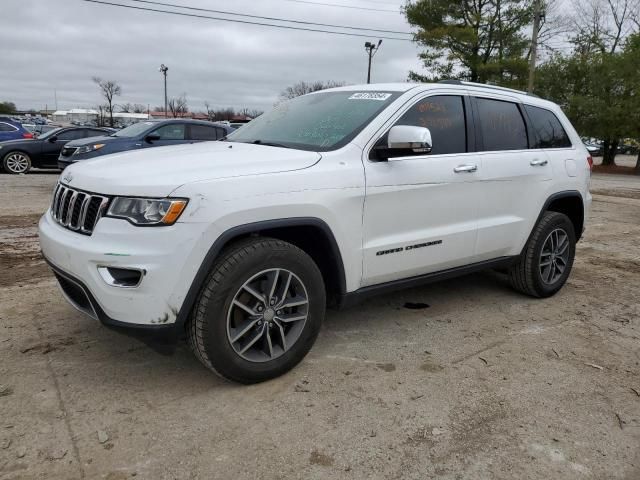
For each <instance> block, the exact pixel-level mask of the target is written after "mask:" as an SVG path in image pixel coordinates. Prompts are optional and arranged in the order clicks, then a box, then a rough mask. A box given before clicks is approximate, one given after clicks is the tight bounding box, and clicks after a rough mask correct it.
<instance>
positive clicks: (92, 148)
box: [73, 143, 105, 155]
mask: <svg viewBox="0 0 640 480" xmlns="http://www.w3.org/2000/svg"><path fill="white" fill-rule="evenodd" d="M104 145H105V144H104V143H96V144H95V145H85V146H84V147H79V148H77V149H76V151H75V152H73V154H74V155H80V154H82V153H90V152H95V151H96V150H100V149H101V148H102V147H104Z"/></svg>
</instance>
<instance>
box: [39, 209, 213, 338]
mask: <svg viewBox="0 0 640 480" xmlns="http://www.w3.org/2000/svg"><path fill="white" fill-rule="evenodd" d="M201 227H202V228H204V226H203V225H202V224H197V223H189V224H181V223H176V224H175V225H172V226H171V227H155V228H154V227H147V228H145V227H136V226H134V225H131V224H129V223H128V222H127V221H125V220H120V219H113V218H106V217H103V218H101V219H100V220H99V221H98V223H97V224H96V227H95V229H94V231H93V233H92V235H91V236H87V235H82V234H79V233H77V232H73V231H70V230H67V229H66V228H64V227H62V226H61V225H59V224H58V223H56V221H55V220H54V219H53V218H52V217H51V214H50V212H47V213H46V214H45V215H44V216H43V217H42V218H41V219H40V223H39V236H40V247H41V249H42V253H43V255H44V257H45V259H46V260H47V262H48V263H49V264H50V265H51V267H52V269H53V271H54V272H55V274H56V277H57V279H58V282H59V283H60V287H61V289H62V291H63V294H64V296H65V298H66V299H67V300H68V301H69V302H70V303H71V304H72V305H73V306H74V307H76V308H77V309H78V310H80V311H82V312H83V313H85V314H87V315H89V316H91V317H93V318H94V319H97V320H99V321H101V322H102V323H104V324H105V325H108V326H114V327H132V328H137V329H151V330H160V329H171V328H173V327H174V326H175V325H176V319H177V318H178V316H179V313H180V308H181V307H182V304H183V302H184V298H185V296H186V294H187V290H188V288H189V286H190V285H191V283H192V281H193V278H194V276H195V273H196V269H197V268H195V267H193V266H190V265H194V264H195V265H196V267H197V265H199V263H198V262H197V260H196V263H194V259H192V258H191V256H192V255H193V254H194V251H195V248H194V243H195V239H197V238H199V230H200V228H201ZM103 266H109V267H115V268H131V269H137V270H140V271H143V272H144V275H143V277H142V280H141V281H140V284H139V285H138V286H136V287H133V288H122V287H118V286H113V285H110V284H108V283H107V282H106V281H105V279H104V278H103V277H102V276H101V275H100V273H99V271H98V267H103ZM183 313H184V312H183ZM184 317H185V315H184V314H183V315H181V316H180V318H184Z"/></svg>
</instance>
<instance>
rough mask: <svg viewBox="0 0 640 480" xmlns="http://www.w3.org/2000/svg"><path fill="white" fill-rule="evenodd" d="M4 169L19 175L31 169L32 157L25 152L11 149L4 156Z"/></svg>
mask: <svg viewBox="0 0 640 480" xmlns="http://www.w3.org/2000/svg"><path fill="white" fill-rule="evenodd" d="M2 170H4V171H5V172H6V173H10V174H13V175H18V174H20V173H27V172H28V171H29V170H31V158H30V157H29V155H27V154H26V153H25V152H20V151H16V150H14V151H11V152H8V153H6V154H5V155H4V156H3V157H2Z"/></svg>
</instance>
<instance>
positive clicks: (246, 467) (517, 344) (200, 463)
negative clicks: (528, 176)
mask: <svg viewBox="0 0 640 480" xmlns="http://www.w3.org/2000/svg"><path fill="white" fill-rule="evenodd" d="M56 178H57V176H56V175H55V174H30V175H26V176H17V177H14V176H8V175H0V227H1V228H0V262H1V263H2V268H0V384H1V385H0V478H2V479H18V478H19V479H31V478H47V479H76V478H80V479H82V478H86V479H94V478H106V479H112V480H113V479H124V478H132V477H136V478H141V479H154V480H155V479H183V478H193V479H199V478H203V479H204V478H206V479H214V478H220V479H244V478H252V479H262V478H264V479H273V478H296V479H297V478H318V479H326V478H338V479H341V478H344V479H361V478H367V479H383V478H384V479H387V478H388V479H425V478H435V477H437V478H443V479H474V480H476V479H509V480H510V479H514V478H518V479H544V480H547V479H550V478H551V479H563V480H564V479H574V478H575V479H605V478H606V479H629V480H631V479H638V478H640V341H639V335H640V305H639V303H638V299H639V293H640V250H639V249H638V238H639V235H640V178H635V177H621V176H613V175H598V176H594V178H593V191H594V199H595V201H594V204H593V210H592V213H591V219H590V225H589V227H588V230H587V232H586V236H585V237H584V239H583V241H581V242H580V244H579V247H578V252H577V258H576V263H575V265H574V271H573V273H572V276H571V278H570V279H569V282H568V284H567V285H566V286H565V288H564V289H563V290H562V291H561V292H560V293H559V294H558V295H556V296H555V297H553V298H550V299H546V300H534V299H531V298H528V297H524V296H522V295H519V294H517V293H514V292H513V291H511V290H510V289H509V288H508V286H507V284H506V282H505V279H504V278H503V276H501V275H500V274H498V273H495V272H486V273H481V274H476V275H471V276H467V277H464V278H460V279H456V280H451V281H447V282H443V283H439V284H435V285H430V286H427V287H423V288H415V289H412V290H407V291H404V292H401V293H396V294H391V295H386V296H381V297H378V298H375V299H372V300H370V301H367V302H366V303H364V304H363V305H360V306H358V307H355V308H352V309H350V310H346V311H342V312H335V311H330V312H329V314H328V318H327V320H326V322H325V324H324V327H323V329H322V332H321V334H320V337H319V339H318V342H317V343H316V345H315V347H314V348H313V350H312V351H311V353H310V355H309V356H308V357H307V358H306V359H305V360H304V361H303V362H302V363H301V364H300V366H299V367H298V368H296V369H295V370H294V371H292V372H290V373H289V374H287V375H285V376H283V377H281V378H278V379H276V380H272V381H270V382H266V383H263V384H260V385H254V386H249V387H247V386H239V385H235V384H230V383H226V382H224V381H222V380H220V379H218V378H217V377H215V376H214V375H212V374H210V373H209V372H208V371H207V370H205V369H204V368H203V367H202V366H201V365H200V364H199V363H198V362H197V361H196V360H195V358H194V357H193V356H192V355H191V353H190V352H189V350H188V349H187V348H186V346H185V345H180V346H179V347H178V349H177V351H176V352H175V353H174V354H173V355H170V356H163V355H160V354H159V353H157V352H155V351H153V350H152V349H150V348H149V347H147V346H145V345H144V344H142V343H140V342H138V341H137V340H135V339H132V338H129V337H126V336H123V335H121V334H118V333H115V332H112V331H110V330H108V329H106V328H104V327H102V326H100V325H99V324H97V323H95V322H93V321H92V320H90V319H87V318H85V317H83V316H82V315H81V314H79V313H78V312H76V311H75V310H74V309H73V308H71V307H70V306H69V305H67V304H66V302H65V301H64V300H63V299H62V297H61V295H60V293H59V292H58V290H57V287H56V285H55V282H54V280H53V277H52V275H51V274H50V272H49V271H48V270H47V268H46V267H45V265H44V263H43V261H42V260H41V258H40V256H39V253H38V245H37V237H36V227H35V225H36V222H37V219H38V217H39V216H40V214H41V213H42V212H43V211H44V210H45V209H46V208H47V204H48V202H49V200H50V194H51V192H52V190H53V186H54V183H55V181H56ZM406 302H423V303H425V304H427V305H428V307H426V308H424V309H418V310H410V309H407V308H404V305H405V303H406Z"/></svg>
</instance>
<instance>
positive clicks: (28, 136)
mask: <svg viewBox="0 0 640 480" xmlns="http://www.w3.org/2000/svg"><path fill="white" fill-rule="evenodd" d="M22 138H33V133H29V132H27V133H23V134H22Z"/></svg>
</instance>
